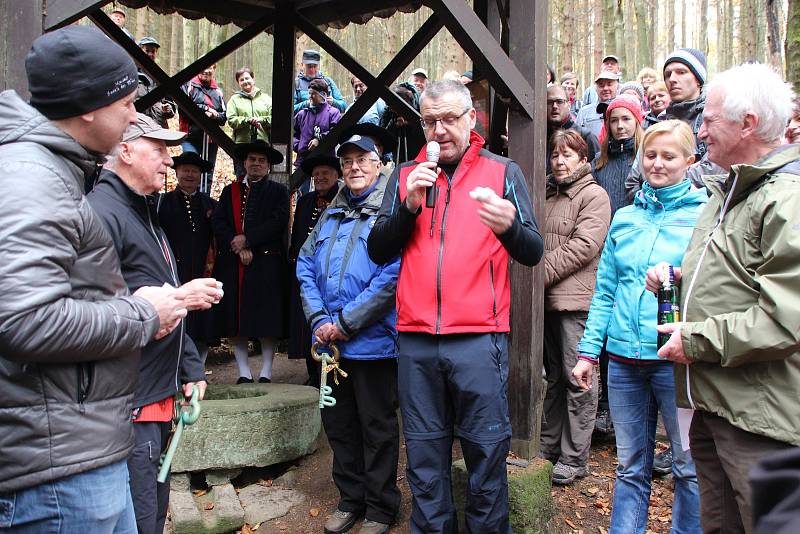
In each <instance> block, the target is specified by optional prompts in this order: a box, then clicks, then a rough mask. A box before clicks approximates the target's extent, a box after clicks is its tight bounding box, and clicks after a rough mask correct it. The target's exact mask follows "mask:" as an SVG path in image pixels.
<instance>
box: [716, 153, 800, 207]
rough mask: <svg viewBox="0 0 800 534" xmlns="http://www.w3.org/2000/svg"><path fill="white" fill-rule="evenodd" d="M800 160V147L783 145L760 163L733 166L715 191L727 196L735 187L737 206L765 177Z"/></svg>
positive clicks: (733, 199)
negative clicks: (717, 190)
mask: <svg viewBox="0 0 800 534" xmlns="http://www.w3.org/2000/svg"><path fill="white" fill-rule="evenodd" d="M799 158H800V145H781V146H779V147H777V148H775V149H773V150H772V151H771V152H769V153H768V154H767V155H766V156H764V157H763V158H761V159H760V160H759V161H757V162H755V163H753V164H744V163H741V164H738V165H733V167H732V168H731V172H730V174H729V175H728V177H727V178H726V179H725V180H724V181H723V182H717V184H716V187H714V185H713V184H712V185H711V187H712V190H713V189H720V191H719V192H720V193H721V194H723V195H726V193H727V191H728V190H729V189H730V188H731V187H733V191H732V192H731V193H732V194H733V197H732V198H731V203H732V204H736V203H737V202H739V201H741V200H742V199H744V198H746V197H747V195H749V194H750V192H751V191H752V189H753V187H755V186H756V185H757V184H758V183H759V182H760V181H761V180H762V179H763V178H764V177H766V176H767V175H768V174H770V173H772V172H773V171H775V170H778V169H780V168H781V167H783V166H785V165H787V164H788V163H791V162H792V161H795V160H797V159H799Z"/></svg>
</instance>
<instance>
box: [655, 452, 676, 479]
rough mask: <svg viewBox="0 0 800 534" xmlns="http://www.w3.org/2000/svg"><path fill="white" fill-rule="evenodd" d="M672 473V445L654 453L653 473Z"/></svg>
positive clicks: (663, 474) (662, 474) (660, 474)
mask: <svg viewBox="0 0 800 534" xmlns="http://www.w3.org/2000/svg"><path fill="white" fill-rule="evenodd" d="M670 473H672V447H670V448H669V449H667V450H665V451H662V452H660V453H658V454H656V455H655V457H654V458H653V474H655V475H659V476H665V475H669V474H670Z"/></svg>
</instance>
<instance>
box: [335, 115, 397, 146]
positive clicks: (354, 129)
mask: <svg viewBox="0 0 800 534" xmlns="http://www.w3.org/2000/svg"><path fill="white" fill-rule="evenodd" d="M354 135H363V136H365V137H371V138H372V139H374V140H375V141H377V142H378V143H380V144H381V145H383V152H384V153H386V152H394V151H395V149H396V148H397V136H396V135H394V134H393V133H391V132H390V131H389V130H387V129H386V128H381V127H380V126H378V125H377V124H372V123H371V122H362V123H360V124H355V125H353V126H351V127H349V128H348V129H346V130H345V131H344V132H342V135H341V137H339V139H340V140H347V139H350V138H351V137H353V136H354Z"/></svg>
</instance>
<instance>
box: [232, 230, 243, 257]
mask: <svg viewBox="0 0 800 534" xmlns="http://www.w3.org/2000/svg"><path fill="white" fill-rule="evenodd" d="M246 248H247V238H246V237H245V236H244V234H239V235H237V236H236V237H234V238H233V239H231V250H232V251H233V252H234V254H239V253H240V252H241V251H242V250H244V249H246Z"/></svg>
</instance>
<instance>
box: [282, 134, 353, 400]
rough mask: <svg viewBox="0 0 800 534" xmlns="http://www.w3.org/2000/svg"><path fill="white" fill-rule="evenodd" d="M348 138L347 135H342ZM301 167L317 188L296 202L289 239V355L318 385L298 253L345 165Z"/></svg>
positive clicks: (323, 160)
mask: <svg viewBox="0 0 800 534" xmlns="http://www.w3.org/2000/svg"><path fill="white" fill-rule="evenodd" d="M343 137H344V138H345V139H346V138H347V137H346V136H343ZM300 168H301V169H302V170H303V172H305V173H306V175H308V176H311V181H312V182H313V184H314V190H313V191H311V192H309V193H306V194H305V195H303V196H302V197H300V199H299V200H298V201H297V206H296V207H295V210H294V220H293V222H292V237H291V240H290V242H289V261H290V262H291V268H290V269H289V271H290V278H291V280H290V285H291V288H292V289H291V294H290V296H289V313H290V314H291V319H290V321H289V358H292V359H302V358H304V359H305V360H306V368H307V370H308V384H309V385H311V386H314V387H319V364H318V363H316V362H315V361H314V360H313V359H312V358H311V329H310V327H309V326H308V321H306V316H305V313H303V304H302V302H301V301H300V285H299V283H298V281H297V277H296V276H295V268H296V266H297V256H298V254H300V248H301V247H302V246H303V243H305V241H306V238H307V237H308V234H310V233H311V230H313V229H314V226H315V225H316V224H317V221H318V220H319V218H320V216H321V215H322V213H323V212H324V211H325V208H327V207H328V204H330V202H331V201H332V200H333V197H335V196H336V193H337V192H338V191H339V179H340V178H341V177H342V168H341V167H340V165H339V159H338V158H336V157H334V156H317V157H314V158H310V159H307V160H305V161H303V163H302V164H301V165H300Z"/></svg>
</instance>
